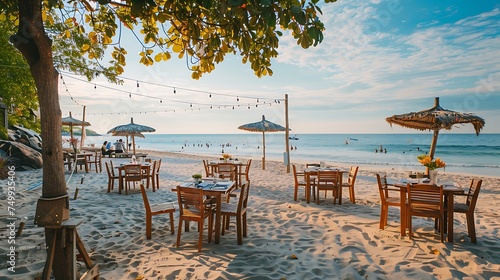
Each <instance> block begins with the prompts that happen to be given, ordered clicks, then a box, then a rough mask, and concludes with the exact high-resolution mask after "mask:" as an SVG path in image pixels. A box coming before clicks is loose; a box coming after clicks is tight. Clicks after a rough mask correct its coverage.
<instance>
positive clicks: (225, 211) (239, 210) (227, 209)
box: [221, 181, 250, 245]
mask: <svg viewBox="0 0 500 280" xmlns="http://www.w3.org/2000/svg"><path fill="white" fill-rule="evenodd" d="M249 192H250V181H246V182H245V184H243V185H241V190H240V197H239V199H238V204H237V205H236V204H230V203H222V205H221V215H222V232H221V234H222V235H224V230H225V229H229V220H230V219H231V217H235V218H236V236H237V241H238V245H241V244H243V237H247V205H248V193H249Z"/></svg>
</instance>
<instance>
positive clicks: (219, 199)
mask: <svg viewBox="0 0 500 280" xmlns="http://www.w3.org/2000/svg"><path fill="white" fill-rule="evenodd" d="M221 206H222V195H220V194H219V195H217V209H215V244H219V243H220V230H221V226H223V225H221V212H220V208H221Z"/></svg>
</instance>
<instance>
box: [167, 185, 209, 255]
mask: <svg viewBox="0 0 500 280" xmlns="http://www.w3.org/2000/svg"><path fill="white" fill-rule="evenodd" d="M177 199H178V203H179V212H180V214H179V227H178V228H177V243H176V245H177V247H179V245H180V243H181V233H182V222H183V221H184V222H185V223H186V224H185V231H189V222H190V221H194V222H197V223H198V232H199V237H198V252H200V251H201V248H202V242H203V225H204V221H205V219H206V218H208V242H212V231H213V220H214V215H213V214H214V211H213V209H214V208H213V204H209V203H205V199H204V196H203V189H198V188H190V187H181V186H177Z"/></svg>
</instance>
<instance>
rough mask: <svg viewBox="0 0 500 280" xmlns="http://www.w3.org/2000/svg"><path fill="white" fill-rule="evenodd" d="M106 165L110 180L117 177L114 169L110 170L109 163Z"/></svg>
mask: <svg viewBox="0 0 500 280" xmlns="http://www.w3.org/2000/svg"><path fill="white" fill-rule="evenodd" d="M104 164H105V165H106V172H108V178H111V177H115V173H114V171H113V168H109V165H108V163H107V162H105V163H104Z"/></svg>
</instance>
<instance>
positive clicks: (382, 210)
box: [379, 205, 386, 229]
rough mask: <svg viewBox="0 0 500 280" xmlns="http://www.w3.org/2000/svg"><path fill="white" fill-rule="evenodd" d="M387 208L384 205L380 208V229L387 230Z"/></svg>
mask: <svg viewBox="0 0 500 280" xmlns="http://www.w3.org/2000/svg"><path fill="white" fill-rule="evenodd" d="M385 212H386V211H385V207H384V205H382V206H381V207H380V222H379V229H384V228H385V217H386V214H385Z"/></svg>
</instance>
